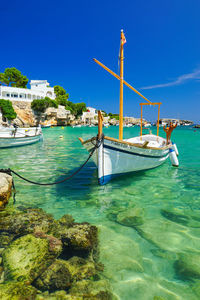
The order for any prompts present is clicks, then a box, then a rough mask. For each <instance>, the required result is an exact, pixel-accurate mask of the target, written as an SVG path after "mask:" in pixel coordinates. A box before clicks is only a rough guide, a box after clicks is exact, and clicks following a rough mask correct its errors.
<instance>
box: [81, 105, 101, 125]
mask: <svg viewBox="0 0 200 300" xmlns="http://www.w3.org/2000/svg"><path fill="white" fill-rule="evenodd" d="M86 109H87V111H85V112H83V114H82V121H83V122H84V123H85V122H86V123H89V122H90V121H91V120H94V119H95V117H96V118H97V116H98V113H97V110H96V108H93V107H87V108H86Z"/></svg>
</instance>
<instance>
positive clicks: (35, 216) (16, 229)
mask: <svg viewBox="0 0 200 300" xmlns="http://www.w3.org/2000/svg"><path fill="white" fill-rule="evenodd" d="M53 225H54V220H53V217H52V216H51V215H49V214H47V213H45V212H44V211H43V210H42V209H38V208H37V209H36V208H35V209H34V208H32V209H24V210H14V209H7V210H5V211H2V212H0V231H3V232H7V233H8V234H14V235H16V236H17V237H18V236H22V235H25V234H28V233H33V232H34V231H35V230H36V229H37V230H41V231H43V232H45V233H48V232H49V231H50V230H51V228H52V227H53Z"/></svg>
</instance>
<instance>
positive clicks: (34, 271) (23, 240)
mask: <svg viewBox="0 0 200 300" xmlns="http://www.w3.org/2000/svg"><path fill="white" fill-rule="evenodd" d="M61 249H62V247H61V246H60V247H56V248H54V249H51V250H50V249H49V241H48V240H47V239H41V238H36V237H35V236H33V235H31V234H28V235H26V236H23V237H20V238H19V239H17V240H15V241H14V242H12V243H11V244H10V245H9V246H8V247H7V248H6V249H5V250H4V252H3V254H2V255H3V264H4V269H5V279H6V280H17V281H28V282H30V283H31V282H32V281H33V280H34V279H35V278H36V277H38V276H39V275H40V274H41V273H42V272H44V271H45V270H46V268H47V267H48V266H49V265H50V264H51V263H52V262H53V260H54V259H55V258H56V257H57V256H58V255H59V254H60V252H61Z"/></svg>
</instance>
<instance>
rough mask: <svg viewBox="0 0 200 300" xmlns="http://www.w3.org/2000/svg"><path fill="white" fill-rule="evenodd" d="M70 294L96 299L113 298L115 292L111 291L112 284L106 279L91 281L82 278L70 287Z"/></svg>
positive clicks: (109, 299) (106, 299)
mask: <svg viewBox="0 0 200 300" xmlns="http://www.w3.org/2000/svg"><path fill="white" fill-rule="evenodd" d="M69 292H70V295H72V296H83V299H84V300H86V299H88V300H89V299H94V300H97V299H98V300H111V299H113V294H112V293H111V291H110V286H109V284H108V282H107V281H106V280H99V281H90V280H82V281H78V282H76V283H74V284H73V286H72V288H71V289H70V291H69Z"/></svg>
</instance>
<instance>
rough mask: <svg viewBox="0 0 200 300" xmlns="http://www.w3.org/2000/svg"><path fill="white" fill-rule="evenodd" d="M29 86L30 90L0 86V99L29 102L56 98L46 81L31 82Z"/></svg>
mask: <svg viewBox="0 0 200 300" xmlns="http://www.w3.org/2000/svg"><path fill="white" fill-rule="evenodd" d="M30 86H31V88H30V89H24V88H17V87H11V86H4V85H0V99H5V100H10V101H24V102H31V101H33V100H34V99H43V98H45V97H49V98H51V99H55V98H56V95H55V93H54V88H52V87H49V83H48V82H47V80H31V82H30Z"/></svg>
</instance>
